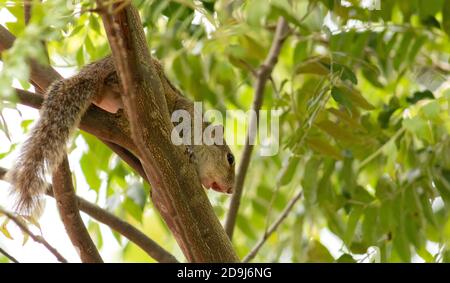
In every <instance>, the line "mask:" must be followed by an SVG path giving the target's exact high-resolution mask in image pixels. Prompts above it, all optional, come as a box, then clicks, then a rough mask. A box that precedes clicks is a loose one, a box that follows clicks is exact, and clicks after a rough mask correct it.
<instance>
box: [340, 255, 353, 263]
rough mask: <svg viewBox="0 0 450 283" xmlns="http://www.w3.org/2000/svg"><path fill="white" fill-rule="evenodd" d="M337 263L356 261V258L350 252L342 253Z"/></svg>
mask: <svg viewBox="0 0 450 283" xmlns="http://www.w3.org/2000/svg"><path fill="white" fill-rule="evenodd" d="M336 262H337V263H356V260H355V259H354V258H353V257H352V256H351V255H349V254H343V255H341V256H340V257H339V258H338V259H337V260H336Z"/></svg>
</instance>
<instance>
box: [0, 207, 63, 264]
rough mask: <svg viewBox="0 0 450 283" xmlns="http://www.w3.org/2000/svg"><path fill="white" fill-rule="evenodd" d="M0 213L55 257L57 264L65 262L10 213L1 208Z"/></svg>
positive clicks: (54, 250)
mask: <svg viewBox="0 0 450 283" xmlns="http://www.w3.org/2000/svg"><path fill="white" fill-rule="evenodd" d="M0 213H1V214H4V215H5V216H6V217H8V218H9V219H10V220H12V221H13V222H14V223H16V225H17V226H18V227H19V228H20V229H21V230H22V232H24V233H25V234H27V235H28V236H30V238H31V239H33V241H35V242H36V243H39V244H41V245H43V246H44V247H45V248H46V249H47V250H48V251H49V252H51V253H52V254H53V255H54V256H55V257H56V259H57V260H58V261H59V262H63V263H66V262H67V260H66V259H65V258H64V257H63V256H62V255H61V254H60V253H59V252H58V251H57V250H56V249H55V248H54V247H53V246H51V245H50V244H49V243H48V242H47V241H46V240H45V239H44V238H43V237H42V236H39V235H36V234H34V233H33V232H31V231H30V229H28V227H27V226H26V225H25V224H24V223H23V222H22V221H21V220H20V219H19V218H17V217H16V216H14V215H13V214H12V213H10V212H8V211H6V210H4V209H2V208H0Z"/></svg>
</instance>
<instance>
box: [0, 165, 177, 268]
mask: <svg viewBox="0 0 450 283" xmlns="http://www.w3.org/2000/svg"><path fill="white" fill-rule="evenodd" d="M6 172H7V170H6V169H5V168H2V167H0V180H1V179H3V178H4V176H5V174H6ZM47 188H48V190H47V192H46V194H47V195H48V196H50V197H54V195H53V189H52V187H51V185H50V184H48V185H47ZM76 199H77V202H78V208H79V209H80V210H81V211H83V212H84V213H86V214H87V215H89V216H90V217H92V218H93V219H95V220H97V221H99V222H100V223H103V224H105V225H106V226H108V227H110V228H111V229H113V230H115V231H116V232H118V233H119V234H121V235H123V236H124V237H125V238H127V239H128V240H130V241H131V242H133V243H135V244H136V245H137V246H138V247H139V248H141V249H142V250H143V251H145V252H146V253H147V254H148V255H149V256H150V257H152V258H154V259H155V260H156V261H158V262H178V261H177V259H176V258H175V257H174V256H173V255H172V254H170V253H169V252H168V251H166V250H165V249H164V248H162V247H161V246H160V245H158V243H156V242H155V241H153V240H152V239H150V238H149V237H147V236H146V235H145V234H144V233H142V232H141V231H139V230H138V229H137V228H136V227H134V226H133V225H131V224H129V223H128V222H126V221H124V220H122V219H120V218H118V217H117V216H115V215H113V214H112V213H110V212H108V211H106V210H104V209H102V208H101V207H99V206H98V205H96V204H93V203H91V202H89V201H87V200H85V199H83V198H81V197H78V196H77V197H76Z"/></svg>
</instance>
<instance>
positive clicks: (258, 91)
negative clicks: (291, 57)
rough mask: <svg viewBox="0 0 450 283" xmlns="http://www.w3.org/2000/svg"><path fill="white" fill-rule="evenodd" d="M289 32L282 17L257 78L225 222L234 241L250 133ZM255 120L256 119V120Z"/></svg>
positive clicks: (249, 154) (248, 154)
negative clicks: (250, 116)
mask: <svg viewBox="0 0 450 283" xmlns="http://www.w3.org/2000/svg"><path fill="white" fill-rule="evenodd" d="M287 31H288V24H287V22H286V20H285V19H284V18H283V17H280V19H279V20H278V23H277V28H276V31H275V36H274V38H273V42H272V46H271V48H270V51H269V54H268V55H267V57H266V59H265V61H264V63H263V64H262V65H261V66H260V68H259V70H258V72H257V78H256V82H255V94H254V98H253V106H252V110H253V111H255V114H256V115H255V116H252V119H251V120H250V125H249V128H248V132H247V138H246V139H245V146H244V152H243V153H242V157H241V162H240V164H239V168H238V172H237V175H236V181H235V186H234V193H233V197H232V198H231V202H230V207H229V210H228V216H227V219H226V222H225V231H226V233H227V235H228V237H230V239H232V237H233V231H234V227H235V224H236V218H237V214H238V210H239V205H240V202H241V196H242V191H243V188H244V181H245V176H246V175H247V169H248V166H249V164H250V159H251V155H252V151H253V147H254V145H253V144H254V140H250V139H251V138H253V139H254V136H255V135H250V131H251V130H253V129H257V125H258V121H259V110H260V109H261V106H262V103H263V100H264V87H265V85H266V82H267V80H268V79H269V78H270V76H271V73H272V70H273V68H274V67H275V64H276V63H277V61H278V56H279V54H280V51H281V47H282V45H283V42H284V40H285V39H286V36H287ZM254 118H255V119H254Z"/></svg>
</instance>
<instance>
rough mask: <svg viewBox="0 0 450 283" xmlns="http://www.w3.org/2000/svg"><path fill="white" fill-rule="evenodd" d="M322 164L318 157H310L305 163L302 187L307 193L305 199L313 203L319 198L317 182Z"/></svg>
mask: <svg viewBox="0 0 450 283" xmlns="http://www.w3.org/2000/svg"><path fill="white" fill-rule="evenodd" d="M320 165H321V161H320V160H319V159H316V158H311V159H309V160H308V162H307V163H306V165H305V171H304V174H303V180H302V187H303V192H304V195H305V200H306V201H307V202H308V203H309V204H313V203H315V202H316V200H317V182H318V172H319V167H320Z"/></svg>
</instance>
